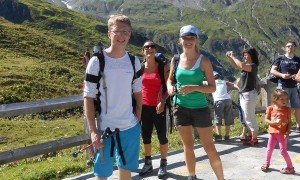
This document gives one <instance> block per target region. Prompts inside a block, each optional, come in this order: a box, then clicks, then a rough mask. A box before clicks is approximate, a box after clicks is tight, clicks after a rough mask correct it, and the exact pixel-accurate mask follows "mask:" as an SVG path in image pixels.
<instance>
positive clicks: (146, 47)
mask: <svg viewBox="0 0 300 180" xmlns="http://www.w3.org/2000/svg"><path fill="white" fill-rule="evenodd" d="M143 48H144V49H149V48H151V49H156V46H155V45H154V44H151V45H146V46H144V47H143Z"/></svg>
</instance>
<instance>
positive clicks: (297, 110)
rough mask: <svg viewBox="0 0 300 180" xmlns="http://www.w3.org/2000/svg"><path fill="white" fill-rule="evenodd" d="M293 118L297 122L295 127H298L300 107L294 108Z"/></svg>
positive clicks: (299, 125) (299, 123)
mask: <svg viewBox="0 0 300 180" xmlns="http://www.w3.org/2000/svg"><path fill="white" fill-rule="evenodd" d="M294 114H295V118H296V122H297V128H299V127H300V109H295V113H294Z"/></svg>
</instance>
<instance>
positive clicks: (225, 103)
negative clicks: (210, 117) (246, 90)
mask: <svg viewBox="0 0 300 180" xmlns="http://www.w3.org/2000/svg"><path fill="white" fill-rule="evenodd" d="M214 108H215V124H216V125H217V126H221V125H222V119H224V121H225V126H230V125H233V124H234V120H233V114H232V100H231V99H224V100H220V101H216V102H215V103H214Z"/></svg>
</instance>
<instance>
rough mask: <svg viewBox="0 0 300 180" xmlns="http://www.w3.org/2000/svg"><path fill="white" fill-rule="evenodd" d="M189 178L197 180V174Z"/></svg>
mask: <svg viewBox="0 0 300 180" xmlns="http://www.w3.org/2000/svg"><path fill="white" fill-rule="evenodd" d="M188 180H197V176H196V175H195V176H189V177H188Z"/></svg>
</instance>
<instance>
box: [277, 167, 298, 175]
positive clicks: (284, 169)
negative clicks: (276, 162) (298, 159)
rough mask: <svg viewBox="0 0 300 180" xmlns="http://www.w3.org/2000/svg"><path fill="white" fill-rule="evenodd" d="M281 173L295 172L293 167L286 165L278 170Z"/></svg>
mask: <svg viewBox="0 0 300 180" xmlns="http://www.w3.org/2000/svg"><path fill="white" fill-rule="evenodd" d="M280 173H281V174H295V169H294V167H286V168H282V169H281V170H280Z"/></svg>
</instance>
